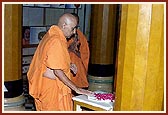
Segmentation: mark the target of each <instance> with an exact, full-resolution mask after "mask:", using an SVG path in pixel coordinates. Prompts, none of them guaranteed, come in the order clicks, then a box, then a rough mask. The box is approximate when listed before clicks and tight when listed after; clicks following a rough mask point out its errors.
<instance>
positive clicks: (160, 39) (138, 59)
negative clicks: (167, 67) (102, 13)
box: [114, 4, 164, 111]
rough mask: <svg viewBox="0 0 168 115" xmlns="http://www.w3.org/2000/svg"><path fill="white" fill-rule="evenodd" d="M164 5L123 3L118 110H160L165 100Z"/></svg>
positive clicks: (119, 53) (118, 72) (118, 74)
mask: <svg viewBox="0 0 168 115" xmlns="http://www.w3.org/2000/svg"><path fill="white" fill-rule="evenodd" d="M163 95H164V5H163V4H128V5H127V4H123V5H122V14H121V30H120V38H119V52H118V67H117V83H116V97H117V99H116V103H115V108H114V110H117V111H161V110H163V101H164V96H163Z"/></svg>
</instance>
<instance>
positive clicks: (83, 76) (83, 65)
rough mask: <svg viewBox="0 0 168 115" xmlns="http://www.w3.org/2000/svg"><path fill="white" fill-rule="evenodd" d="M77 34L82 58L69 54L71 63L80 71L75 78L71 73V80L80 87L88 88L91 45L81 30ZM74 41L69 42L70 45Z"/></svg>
mask: <svg viewBox="0 0 168 115" xmlns="http://www.w3.org/2000/svg"><path fill="white" fill-rule="evenodd" d="M77 33H78V37H79V42H80V44H81V45H80V48H79V51H80V54H81V58H79V57H78V56H77V55H76V54H75V53H73V52H69V54H70V58H71V62H72V63H74V64H76V66H77V69H78V70H77V74H76V76H73V74H72V73H71V80H72V81H73V82H74V84H75V85H77V86H78V87H88V80H87V71H88V63H89V56H90V52H89V45H88V42H87V39H86V37H85V36H84V35H83V33H82V32H81V31H80V30H79V29H78V30H77ZM73 40H74V39H71V40H69V41H68V44H69V45H70V44H71V43H72V42H73Z"/></svg>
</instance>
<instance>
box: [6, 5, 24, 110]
mask: <svg viewBox="0 0 168 115" xmlns="http://www.w3.org/2000/svg"><path fill="white" fill-rule="evenodd" d="M4 8H5V9H4V16H5V17H4V85H5V86H6V88H7V90H8V92H5V93H4V98H5V99H4V105H5V107H7V108H5V109H6V110H9V109H10V108H8V107H14V106H19V105H21V104H23V103H24V97H23V95H22V93H23V82H22V77H21V71H22V70H21V40H22V36H21V35H22V34H21V32H22V5H18V4H5V6H4Z"/></svg>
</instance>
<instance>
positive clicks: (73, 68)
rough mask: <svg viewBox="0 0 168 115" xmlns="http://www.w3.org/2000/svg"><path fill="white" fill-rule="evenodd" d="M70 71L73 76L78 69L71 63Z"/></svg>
mask: <svg viewBox="0 0 168 115" xmlns="http://www.w3.org/2000/svg"><path fill="white" fill-rule="evenodd" d="M70 70H71V71H72V72H73V74H75V75H76V74H77V71H78V69H77V66H76V65H75V64H73V63H71V64H70Z"/></svg>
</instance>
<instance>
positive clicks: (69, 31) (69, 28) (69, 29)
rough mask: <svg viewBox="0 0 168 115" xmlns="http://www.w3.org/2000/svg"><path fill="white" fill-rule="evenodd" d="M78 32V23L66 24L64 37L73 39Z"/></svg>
mask: <svg viewBox="0 0 168 115" xmlns="http://www.w3.org/2000/svg"><path fill="white" fill-rule="evenodd" d="M76 31H77V22H71V23H70V24H66V25H65V28H64V35H65V37H66V38H68V39H69V38H71V36H72V35H74V34H75V33H76Z"/></svg>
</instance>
